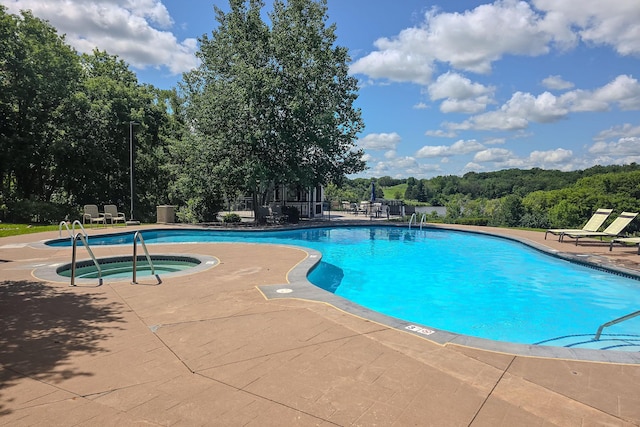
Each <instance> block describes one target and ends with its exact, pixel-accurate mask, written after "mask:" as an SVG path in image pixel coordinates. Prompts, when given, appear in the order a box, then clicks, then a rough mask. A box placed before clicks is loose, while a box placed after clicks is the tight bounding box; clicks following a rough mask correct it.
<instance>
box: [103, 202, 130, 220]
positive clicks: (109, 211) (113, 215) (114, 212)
mask: <svg viewBox="0 0 640 427" xmlns="http://www.w3.org/2000/svg"><path fill="white" fill-rule="evenodd" d="M104 217H105V220H106V221H108V222H109V223H110V224H115V223H118V222H120V221H122V222H123V223H125V224H126V223H127V218H126V217H125V216H124V213H122V212H118V207H117V206H116V205H104Z"/></svg>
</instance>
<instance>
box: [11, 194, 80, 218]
mask: <svg viewBox="0 0 640 427" xmlns="http://www.w3.org/2000/svg"><path fill="white" fill-rule="evenodd" d="M5 215H6V219H7V220H8V221H9V222H13V223H33V224H58V223H60V221H62V220H64V219H71V220H73V219H74V218H80V217H81V214H80V212H79V210H78V209H77V207H74V206H71V205H64V204H58V203H51V202H42V201H40V200H31V199H24V200H19V201H16V202H12V203H9V204H8V206H7V212H6V214H5Z"/></svg>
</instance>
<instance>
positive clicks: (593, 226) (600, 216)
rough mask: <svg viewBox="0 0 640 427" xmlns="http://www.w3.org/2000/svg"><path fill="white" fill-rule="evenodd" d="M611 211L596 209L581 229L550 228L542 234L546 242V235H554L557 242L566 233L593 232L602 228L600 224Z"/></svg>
mask: <svg viewBox="0 0 640 427" xmlns="http://www.w3.org/2000/svg"><path fill="white" fill-rule="evenodd" d="M611 212H613V209H598V210H597V211H596V212H595V213H594V214H593V215H592V216H591V218H589V221H587V223H586V224H585V225H584V227H582V228H552V229H549V230H547V231H546V232H545V233H544V239H545V240H547V234H549V233H551V234H555V235H557V236H558V241H561V240H562V237H563V236H562V235H563V234H567V233H579V232H582V231H590V232H595V231H598V230H599V229H600V227H602V224H604V222H605V221H606V220H607V218H609V215H611Z"/></svg>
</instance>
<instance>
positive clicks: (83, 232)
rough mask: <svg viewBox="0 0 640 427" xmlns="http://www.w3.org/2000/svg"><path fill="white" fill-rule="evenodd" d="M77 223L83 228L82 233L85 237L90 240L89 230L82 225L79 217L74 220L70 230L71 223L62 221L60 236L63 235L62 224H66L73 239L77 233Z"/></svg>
mask: <svg viewBox="0 0 640 427" xmlns="http://www.w3.org/2000/svg"><path fill="white" fill-rule="evenodd" d="M76 224H78V227H80V229H81V230H82V234H84V237H85V238H86V239H87V240H89V235H88V234H87V230H85V229H84V226H83V225H82V223H81V222H80V221H78V220H77V219H76V220H75V221H73V224H71V230H69V224H67V221H60V224H59V225H58V236H60V237H62V226H63V225H64V228H66V229H67V232H68V233H69V236H70V237H71V240H73V238H74V236H75V234H76Z"/></svg>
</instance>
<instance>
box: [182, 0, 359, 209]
mask: <svg viewBox="0 0 640 427" xmlns="http://www.w3.org/2000/svg"><path fill="white" fill-rule="evenodd" d="M263 6H264V5H263V3H262V2H261V1H259V0H249V1H244V0H231V1H230V11H229V12H227V13H225V12H223V11H222V10H221V9H220V8H217V7H216V8H215V11H216V20H217V22H218V26H217V28H216V29H215V30H214V31H213V32H212V34H211V37H208V36H206V35H205V36H203V37H202V38H201V39H200V50H199V52H198V56H199V58H200V59H201V61H202V63H201V65H200V66H199V67H198V68H197V69H196V70H194V71H192V72H189V73H186V74H185V76H184V81H183V84H182V89H183V92H184V96H185V99H186V102H187V109H186V116H187V122H188V124H189V126H190V127H191V132H190V135H189V136H188V138H189V139H190V141H191V144H190V146H191V147H192V148H193V150H194V151H196V152H199V153H201V156H199V157H192V158H191V159H190V160H191V163H190V164H189V168H188V169H189V170H191V171H194V172H195V173H194V175H193V177H192V179H191V180H190V188H191V191H192V192H194V193H196V194H201V193H205V192H207V191H209V192H210V191H212V190H205V189H203V188H201V187H202V186H203V185H205V186H207V187H211V186H217V187H218V192H219V193H223V194H225V195H227V196H233V195H236V194H238V193H245V194H252V195H253V198H254V204H253V205H254V208H255V209H257V207H258V206H259V205H262V204H264V203H265V202H266V201H267V200H266V197H268V194H269V190H270V189H272V188H273V187H274V186H275V185H281V184H285V185H292V186H300V187H302V188H310V187H314V186H316V185H320V184H326V183H328V182H331V181H340V180H341V179H343V177H344V176H345V175H347V174H351V173H356V172H359V171H361V170H363V169H364V167H365V164H364V162H363V161H362V154H363V153H362V151H360V150H356V149H355V138H356V134H357V133H358V132H359V131H361V130H362V128H363V123H362V119H361V115H360V111H359V110H358V109H356V108H355V107H354V105H353V103H354V101H355V100H356V98H357V81H356V79H355V78H353V77H351V76H349V75H348V61H349V57H348V54H347V50H346V49H345V48H343V47H337V46H335V42H336V36H335V28H334V27H333V26H327V24H326V21H327V15H326V9H327V8H326V1H324V0H320V1H312V0H289V1H288V2H286V3H285V2H283V1H276V2H275V3H274V7H273V11H272V12H271V13H270V14H269V17H270V19H271V25H268V24H267V23H266V22H264V21H263V19H262V15H261V12H262V8H263ZM196 205H197V203H196ZM200 208H201V209H202V210H203V211H204V210H205V208H206V207H205V206H201V207H200ZM256 218H258V215H256Z"/></svg>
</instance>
